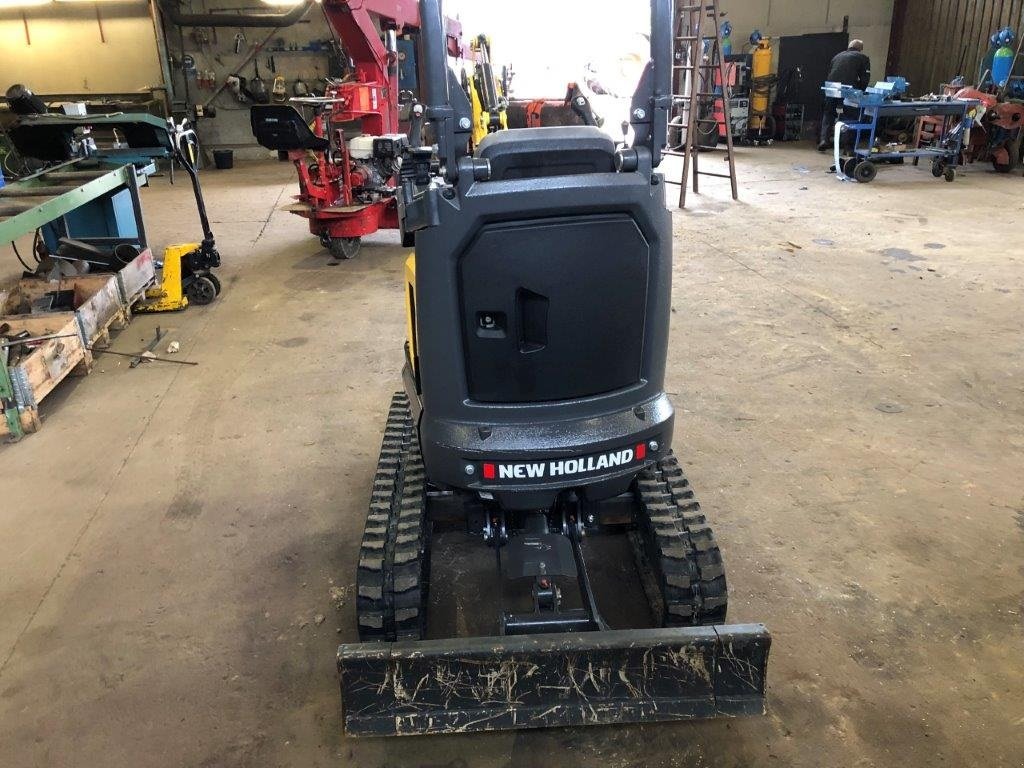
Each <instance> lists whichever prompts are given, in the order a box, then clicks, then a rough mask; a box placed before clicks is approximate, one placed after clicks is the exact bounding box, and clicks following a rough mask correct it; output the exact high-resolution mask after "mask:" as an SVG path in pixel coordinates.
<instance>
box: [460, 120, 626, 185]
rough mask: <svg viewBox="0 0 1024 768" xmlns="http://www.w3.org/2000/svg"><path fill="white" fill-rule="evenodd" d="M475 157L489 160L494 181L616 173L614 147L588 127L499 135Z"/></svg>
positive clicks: (482, 144) (489, 138) (598, 131)
mask: <svg viewBox="0 0 1024 768" xmlns="http://www.w3.org/2000/svg"><path fill="white" fill-rule="evenodd" d="M476 156H477V157H480V158H485V159H487V160H490V162H491V179H492V180H494V181H502V180H507V179H529V178H538V177H543V176H572V175H576V174H581V173H612V172H614V170H615V164H614V163H615V143H614V142H613V141H612V139H611V137H610V136H608V134H606V133H604V132H603V131H602V130H601V129H600V128H595V127H594V126H586V125H572V126H551V127H547V128H520V129H517V130H512V131H498V132H497V133H492V134H490V135H489V136H487V138H485V139H484V140H483V141H481V142H480V146H479V147H477V150H476Z"/></svg>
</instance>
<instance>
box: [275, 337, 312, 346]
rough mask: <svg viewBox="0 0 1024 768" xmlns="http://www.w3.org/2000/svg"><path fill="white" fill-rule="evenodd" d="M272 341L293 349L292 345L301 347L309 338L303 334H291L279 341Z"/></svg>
mask: <svg viewBox="0 0 1024 768" xmlns="http://www.w3.org/2000/svg"><path fill="white" fill-rule="evenodd" d="M274 343H275V344H277V346H279V347H287V348H289V349H293V348H294V347H301V346H303V345H304V344H308V343H309V339H308V338H306V337H305V336H292V337H291V338H290V339H281V341H276V342H274Z"/></svg>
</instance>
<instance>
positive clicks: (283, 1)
mask: <svg viewBox="0 0 1024 768" xmlns="http://www.w3.org/2000/svg"><path fill="white" fill-rule="evenodd" d="M261 2H262V3H263V4H264V5H274V6H277V7H279V8H280V7H289V8H293V7H295V6H296V5H298V4H299V3H301V2H304V0H261Z"/></svg>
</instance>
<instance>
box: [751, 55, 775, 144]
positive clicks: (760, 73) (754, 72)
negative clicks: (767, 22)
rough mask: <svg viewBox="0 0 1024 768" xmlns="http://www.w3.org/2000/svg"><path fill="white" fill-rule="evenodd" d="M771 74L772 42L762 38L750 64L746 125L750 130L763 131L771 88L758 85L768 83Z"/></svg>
mask: <svg viewBox="0 0 1024 768" xmlns="http://www.w3.org/2000/svg"><path fill="white" fill-rule="evenodd" d="M771 74H772V41H771V39H770V38H767V37H765V38H762V39H761V40H760V41H759V42H758V44H757V48H755V49H754V53H753V62H752V63H751V70H750V77H751V83H752V86H751V89H750V117H749V120H748V124H749V126H750V130H752V131H760V130H762V129H764V125H765V118H766V117H767V116H768V99H769V98H770V97H771V86H769V85H762V86H759V85H758V83H768V82H770V79H769V78H771Z"/></svg>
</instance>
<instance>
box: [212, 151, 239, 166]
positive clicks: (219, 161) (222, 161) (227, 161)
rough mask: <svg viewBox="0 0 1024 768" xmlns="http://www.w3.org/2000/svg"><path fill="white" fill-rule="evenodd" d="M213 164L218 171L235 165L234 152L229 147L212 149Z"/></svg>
mask: <svg viewBox="0 0 1024 768" xmlns="http://www.w3.org/2000/svg"><path fill="white" fill-rule="evenodd" d="M213 164H214V166H216V168H217V170H218V171H226V170H227V169H228V168H234V167H235V152H234V150H231V149H215V150H213Z"/></svg>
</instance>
